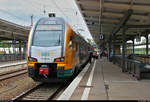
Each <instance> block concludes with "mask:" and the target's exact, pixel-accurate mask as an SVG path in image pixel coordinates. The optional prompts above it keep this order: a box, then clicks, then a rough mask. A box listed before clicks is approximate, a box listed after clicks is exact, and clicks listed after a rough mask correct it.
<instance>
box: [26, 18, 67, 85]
mask: <svg viewBox="0 0 150 102" xmlns="http://www.w3.org/2000/svg"><path fill="white" fill-rule="evenodd" d="M65 26H66V25H65V21H64V20H63V19H61V18H42V19H40V20H39V21H38V22H37V23H36V24H35V26H34V27H33V28H32V30H31V32H30V35H29V39H28V52H27V56H28V57H27V62H28V75H29V77H31V78H32V79H34V80H35V81H42V82H50V81H53V80H54V79H56V80H57V79H59V76H60V74H62V73H64V72H63V70H64V66H65V64H64V54H65V32H66V31H65ZM56 80H55V81H56Z"/></svg>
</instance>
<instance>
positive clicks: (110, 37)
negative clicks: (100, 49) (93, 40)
mask: <svg viewBox="0 0 150 102" xmlns="http://www.w3.org/2000/svg"><path fill="white" fill-rule="evenodd" d="M111 44H112V35H110V36H109V61H111V59H110V54H111V50H112V49H111Z"/></svg>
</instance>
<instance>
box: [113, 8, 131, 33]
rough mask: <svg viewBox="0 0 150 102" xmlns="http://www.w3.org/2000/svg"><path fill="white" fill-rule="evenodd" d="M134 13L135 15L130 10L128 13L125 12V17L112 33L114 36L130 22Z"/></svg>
mask: <svg viewBox="0 0 150 102" xmlns="http://www.w3.org/2000/svg"><path fill="white" fill-rule="evenodd" d="M132 13H133V10H132V9H129V10H128V11H127V12H125V15H124V17H123V18H122V19H121V21H120V23H119V25H118V26H116V28H115V29H114V30H113V31H112V34H113V35H115V34H116V33H117V32H118V31H119V30H120V28H121V27H122V26H124V25H125V24H126V22H127V21H128V20H129V18H130V16H131V15H132Z"/></svg>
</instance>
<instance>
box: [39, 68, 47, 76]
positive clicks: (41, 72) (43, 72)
mask: <svg viewBox="0 0 150 102" xmlns="http://www.w3.org/2000/svg"><path fill="white" fill-rule="evenodd" d="M39 73H40V74H46V75H48V74H49V73H48V68H40V71H39Z"/></svg>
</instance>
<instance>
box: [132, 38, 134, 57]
mask: <svg viewBox="0 0 150 102" xmlns="http://www.w3.org/2000/svg"><path fill="white" fill-rule="evenodd" d="M132 42H133V43H132V47H133V54H134V38H133V39H132Z"/></svg>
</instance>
